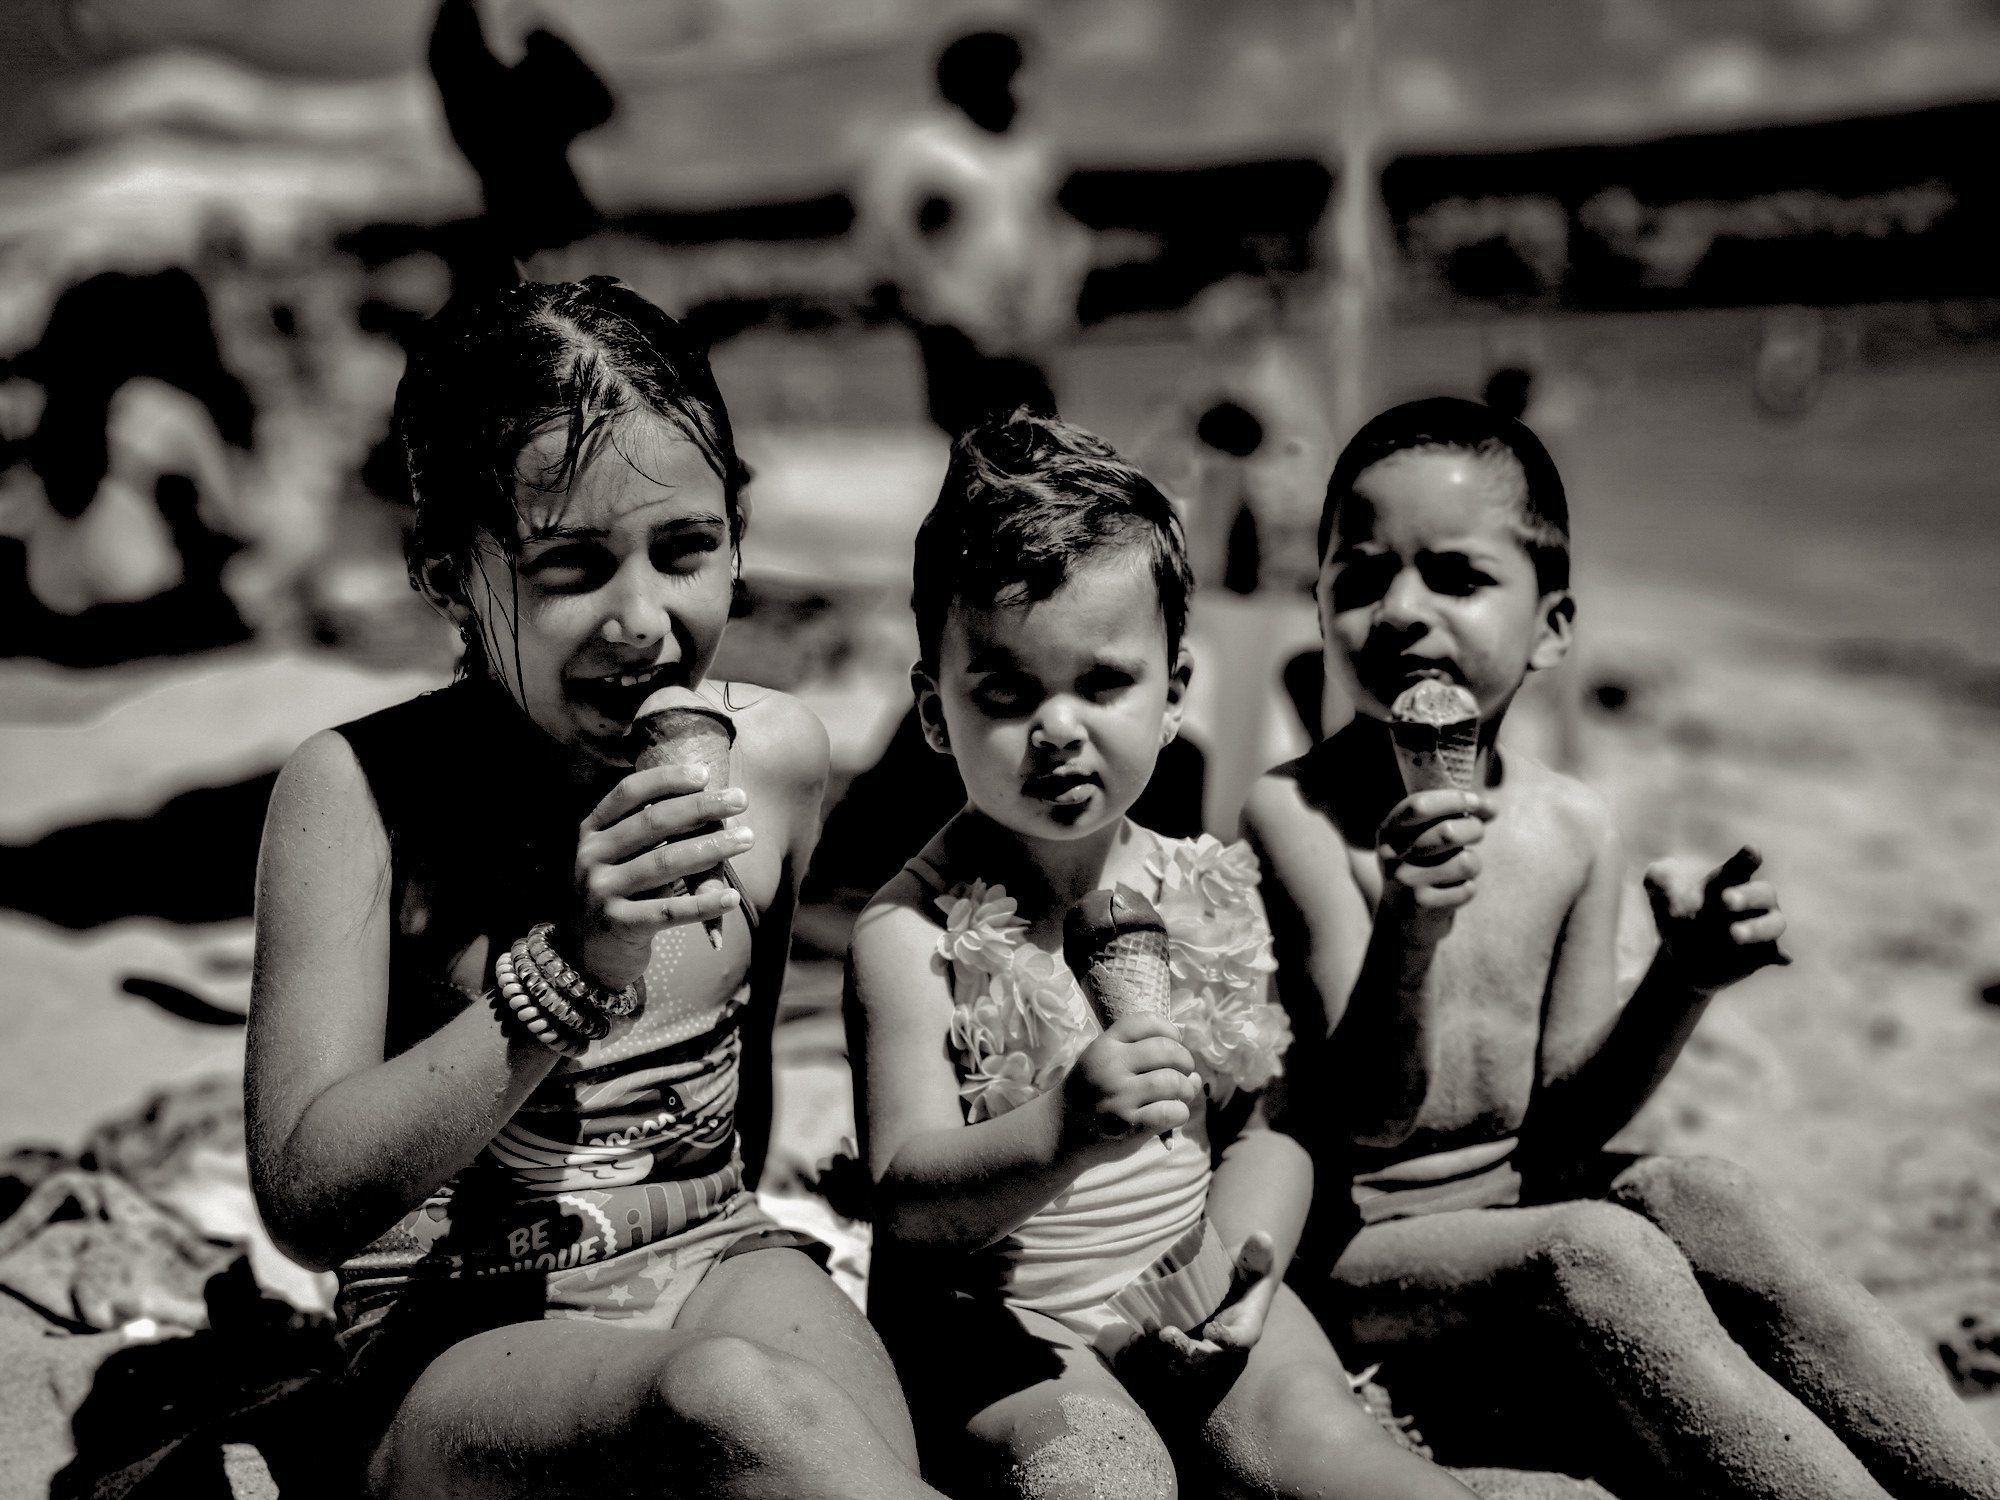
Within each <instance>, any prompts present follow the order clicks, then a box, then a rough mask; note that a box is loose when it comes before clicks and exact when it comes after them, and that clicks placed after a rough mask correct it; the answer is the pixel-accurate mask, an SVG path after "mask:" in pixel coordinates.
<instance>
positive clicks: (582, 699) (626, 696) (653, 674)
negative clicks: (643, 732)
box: [564, 661, 680, 731]
mask: <svg viewBox="0 0 2000 1500" xmlns="http://www.w3.org/2000/svg"><path fill="white" fill-rule="evenodd" d="M679 670H680V663H679V662H671V661H670V662H661V663H660V664H659V665H657V666H652V667H644V668H641V669H639V670H637V671H632V672H611V673H607V674H605V675H604V676H602V677H570V678H566V679H565V680H564V687H565V688H566V690H567V691H568V693H569V696H570V699H571V701H573V702H575V703H579V704H581V705H582V706H583V707H585V708H587V709H590V710H591V711H592V712H594V713H596V714H599V715H601V716H602V717H603V718H605V719H608V720H610V722H611V724H612V725H613V726H614V727H615V728H616V729H618V730H620V731H623V730H624V729H626V728H629V727H630V726H631V723H632V721H633V720H634V719H635V718H637V717H638V715H639V706H640V705H641V704H642V703H644V702H645V701H646V700H647V699H648V698H650V697H651V696H652V695H653V694H654V693H657V692H658V691H659V690H660V689H661V688H663V687H667V686H670V685H671V684H673V683H675V682H678V681H680V677H679V675H678V674H679Z"/></svg>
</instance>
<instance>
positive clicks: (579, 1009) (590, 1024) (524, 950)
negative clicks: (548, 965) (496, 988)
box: [509, 938, 611, 1042]
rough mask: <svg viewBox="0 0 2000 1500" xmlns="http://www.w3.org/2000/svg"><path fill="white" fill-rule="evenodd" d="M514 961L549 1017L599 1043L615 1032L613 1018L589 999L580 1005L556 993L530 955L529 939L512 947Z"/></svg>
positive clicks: (518, 974) (530, 994) (526, 987)
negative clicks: (612, 1030) (612, 1027)
mask: <svg viewBox="0 0 2000 1500" xmlns="http://www.w3.org/2000/svg"><path fill="white" fill-rule="evenodd" d="M509 957H511V958H512V959H513V960H514V974H515V977H516V978H518V979H519V980H520V981H521V988H523V989H524V990H526V991H527V992H528V998H529V999H530V1000H532V1001H534V1002H535V1004H537V1005H539V1006H540V1007H541V1008H542V1009H543V1010H544V1011H546V1012H548V1015H549V1018H550V1019H551V1020H553V1021H556V1022H558V1023H559V1024H561V1025H563V1026H567V1027H568V1028H569V1029H570V1030H571V1031H573V1032H575V1033H576V1034H577V1035H578V1036H580V1037H582V1038H583V1039H584V1040H585V1041H587V1042H599V1041H602V1040H603V1039H604V1038H605V1037H607V1036H609V1035H610V1034H611V1018H610V1017H609V1016H607V1015H605V1014H604V1012H603V1011H601V1010H599V1009H598V1008H597V1007H596V1006H594V1005H591V1004H590V1003H588V1002H583V1003H581V1004H579V1003H578V1002H576V1001H573V1000H570V999H568V998H567V997H565V996H563V995H560V994H558V993H557V992H556V990H555V987H554V986H553V985H551V984H550V983H549V981H548V978H547V976H546V975H544V974H543V973H542V970H541V966H540V965H539V964H537V963H536V962H535V961H534V959H533V958H531V957H530V956H529V954H528V940H527V939H526V938H521V939H519V940H518V941H517V942H516V943H515V944H514V946H513V948H512V949H510V950H509Z"/></svg>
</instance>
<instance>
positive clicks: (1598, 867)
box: [1528, 818, 1789, 1155]
mask: <svg viewBox="0 0 2000 1500" xmlns="http://www.w3.org/2000/svg"><path fill="white" fill-rule="evenodd" d="M1759 863H1760V860H1759V856H1758V855H1757V853H1756V851H1755V850H1753V849H1749V848H1745V849H1743V850H1741V851H1739V852H1738V853H1737V854H1735V855H1734V856H1732V857H1731V858H1730V859H1728V860H1727V861H1725V862H1724V863H1723V864H1722V865H1720V866H1718V867H1717V868H1716V869H1715V870H1713V871H1710V872H1707V873H1706V874H1705V875H1704V874H1702V873H1700V872H1699V870H1698V868H1693V869H1691V868H1689V867H1687V866H1686V865H1684V864H1682V863H1680V862H1676V861H1659V862H1656V863H1655V864H1654V865H1652V866H1651V867H1650V868H1649V869H1648V870H1647V872H1646V889H1647V895H1648V897H1649V899H1650V900H1651V902H1652V906H1653V915H1654V921H1655V923H1656V925H1657V926H1658V928H1659V930H1660V937H1661V943H1660V950H1659V952H1658V953H1656V954H1655V955H1654V958H1653V963H1652V965H1651V967H1650V968H1649V969H1648V970H1647V973H1646V977H1645V978H1644V979H1643V980H1641V981H1640V983H1639V986H1638V988H1637V989H1636V990H1634V991H1633V993H1632V997H1631V999H1630V1000H1628V1001H1627V1002H1626V1003H1625V1006H1624V1008H1623V1009H1622V1010H1621V1009H1619V1008H1618V1007H1617V1005H1616V1002H1615V999H1614V997H1613V993H1612V988H1613V978H1612V968H1613V964H1612V953H1613V949H1614V946H1615V944H1616V941H1617V925H1618V897H1619V890H1620V886H1621V884H1622V872H1623V869H1624V850H1623V847H1622V845H1621V843H1620V841H1619V839H1618V837H1617V835H1616V833H1615V831H1613V830H1612V829H1611V828H1610V826H1609V819H1608V818H1607V819H1606V820H1605V828H1604V830H1603V832H1602V834H1601V837H1600V843H1599V848H1598V851H1597V853H1596V855H1595V857H1594V858H1593V860H1592V866H1591V872H1590V876H1589V878H1588V880H1587V882H1586V885H1585V889H1584V892H1583V894H1582V896H1580V897H1579V898H1578V902H1577V907H1576V909H1575V910H1574V911H1573V912H1572V913H1571V916H1570V921H1569V923H1568V925H1567V926H1566V927H1565V929H1564V933H1563V945H1562V952H1561V955H1560V956H1559V958H1558V961H1557V969H1556V974H1555V976H1554V979H1553V982H1552V984H1551V987H1550V1002H1549V1015H1548V1021H1547V1024H1546V1026H1545V1029H1544V1033H1543V1044H1542V1079H1541V1083H1542V1090H1543V1095H1542V1098H1541V1099H1540V1100H1538V1101H1537V1103H1536V1106H1535V1108H1534V1111H1533V1113H1532V1115H1531V1116H1530V1119H1529V1121H1528V1129H1529V1130H1530V1132H1531V1133H1532V1136H1533V1138H1534V1139H1535V1141H1536V1144H1537V1145H1538V1146H1539V1148H1540V1149H1542V1150H1544V1151H1548V1152H1553V1153H1556V1154H1558V1155H1581V1154H1585V1153H1588V1152H1592V1151H1596V1150H1598V1149H1600V1148H1601V1147H1602V1146H1603V1145H1604V1143H1605V1142H1606V1141H1608V1140H1610V1139H1611V1137H1612V1136H1614V1135H1616V1134H1617V1133H1618V1131H1619V1130H1621V1129H1622V1128H1624V1126H1625V1125H1626V1123H1627V1122H1628V1121H1630V1120H1631V1118H1632V1117H1633V1116H1634V1115H1635V1114H1637V1113H1638V1112H1639V1109H1640V1107H1641V1106H1642V1105H1643V1104H1644V1103H1645V1102H1646V1100H1647V1099H1648V1098H1650V1097H1651V1095H1652V1093H1653V1090H1654V1089H1656V1088H1658V1087H1659V1085H1660V1082H1661V1080H1663V1079H1664V1078H1665V1077H1666V1076H1667V1073H1668V1072H1669V1071H1670V1070H1671V1069H1672V1068H1673V1065H1674V1062H1675V1060H1676V1059H1678V1058H1679V1056H1680V1053H1681V1049H1682V1048H1683V1047H1684V1046H1686V1044H1687V1040H1688V1038H1689V1037H1690V1036H1692V1035H1693V1033H1694V1029H1695V1026H1696V1025H1697V1024H1698V1023H1699V1022H1700V1020H1701V1017H1702V1014H1703V1012H1704V1011H1706V1010H1707V1008H1708V1002H1709V1001H1710V1000H1711V999H1713V998H1714V997H1715V995H1716V993H1717V992H1718V991H1719V990H1721V989H1722V988H1724V987H1725V986H1727V985H1729V984H1732V983H1734V982H1735V981H1736V980H1738V979H1740V978H1743V977H1744V976H1745V975H1747V974H1750V973H1753V972H1755V971H1756V970H1757V969H1759V968H1762V967H1764V966H1765V965H1766V964H1770V963H1785V962H1789V960H1788V959H1786V958H1785V956H1784V955H1783V954H1782V953H1781V952H1779V951H1778V947H1777V939H1778V937H1779V935H1781V934H1782V933H1783V931H1784V925H1785V923H1784V916H1783V914H1782V913H1780V912H1779V911H1777V910H1776V906H1777V896H1776V893H1775V892H1774V891H1773V890H1772V889H1771V887H1770V885H1769V884H1768V883H1767V882H1764V881H1757V880H1752V879H1751V878H1750V877H1751V876H1752V875H1754V874H1755V872H1756V869H1757V866H1758V864H1759Z"/></svg>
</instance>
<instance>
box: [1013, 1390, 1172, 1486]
mask: <svg viewBox="0 0 2000 1500" xmlns="http://www.w3.org/2000/svg"><path fill="white" fill-rule="evenodd" d="M991 1437H992V1439H993V1440H994V1441H995V1443H996V1445H997V1446H998V1447H999V1448H1000V1449H1001V1450H1002V1452H1003V1453H1004V1458H1005V1463H1006V1467H1007V1474H1006V1481H1005V1489H1006V1492H1007V1493H1010V1494H1014V1495H1019V1496H1021V1497H1023V1500H1030V1497H1032V1500H1090V1497H1093V1496H1098V1495H1117V1496H1120V1497H1130V1500H1175V1496H1176V1495H1177V1494H1178V1493H1179V1491H1178V1489H1177V1487H1176V1484H1175V1480H1174V1461H1173V1459H1172V1458H1171V1457H1170V1456H1169V1455H1168V1453H1167V1448H1166V1445H1165V1444H1164V1443H1162V1442H1161V1441H1160V1435H1159V1434H1158V1433H1157V1432H1155V1431H1154V1430H1153V1424H1152V1423H1150V1422H1148V1421H1147V1420H1146V1418H1145V1415H1144V1414H1143V1413H1142V1412H1140V1410H1139V1409H1138V1408H1137V1407H1136V1406H1134V1405H1132V1404H1131V1403H1130V1402H1126V1401H1119V1400H1116V1399H1114V1398H1113V1397H1110V1396H1103V1395H1098V1394H1096V1393H1095V1392H1092V1391H1063V1392H1061V1393H1060V1394H1058V1395H1056V1396H1054V1397H1052V1398H1051V1399H1049V1400H1046V1401H1041V1402H1037V1403H1036V1404H1034V1405H1033V1406H1030V1407H1028V1408H1026V1409H1025V1410H1022V1411H1021V1412H1019V1413H1018V1414H1010V1416H1009V1417H1008V1419H1007V1420H1006V1421H1005V1422H1004V1423H1003V1424H1002V1425H1001V1427H1000V1430H998V1431H995V1432H993V1433H992V1434H991Z"/></svg>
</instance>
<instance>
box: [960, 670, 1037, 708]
mask: <svg viewBox="0 0 2000 1500" xmlns="http://www.w3.org/2000/svg"><path fill="white" fill-rule="evenodd" d="M970 696H971V698H972V701H973V702H974V703H975V704H977V705H978V706H979V708H980V709H981V710H983V711H984V712H986V713H989V714H996V715H999V716H1000V717H1003V718H1006V717H1011V716H1013V715H1015V714H1022V713H1026V712H1027V711H1028V709H1029V708H1030V707H1032V706H1033V704H1034V701H1035V689H1034V685H1033V684H1032V683H1030V682H1029V681H1028V680H1027V679H1026V678H1023V677H1016V676H1011V675H1008V676H1001V675H998V674H996V675H994V676H992V677H988V678H985V679H983V680H981V681H980V682H979V683H978V684H977V685H975V686H974V687H973V689H972V692H971V694H970Z"/></svg>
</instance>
